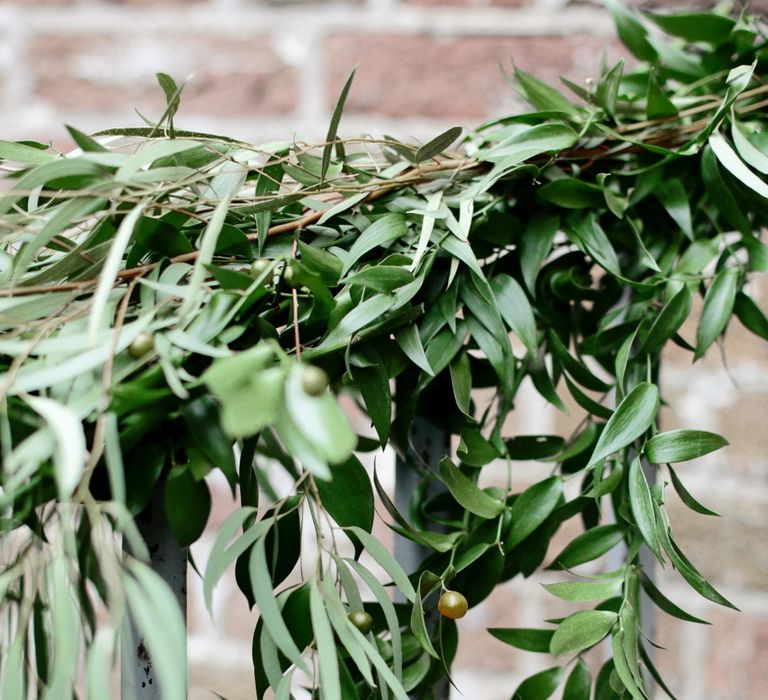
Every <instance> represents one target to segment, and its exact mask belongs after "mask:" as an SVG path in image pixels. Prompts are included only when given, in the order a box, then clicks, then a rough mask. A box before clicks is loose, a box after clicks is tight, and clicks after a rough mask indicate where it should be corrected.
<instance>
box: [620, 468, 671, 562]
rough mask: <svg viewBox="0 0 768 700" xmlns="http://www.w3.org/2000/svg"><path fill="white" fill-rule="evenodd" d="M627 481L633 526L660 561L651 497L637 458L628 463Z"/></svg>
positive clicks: (659, 548)
mask: <svg viewBox="0 0 768 700" xmlns="http://www.w3.org/2000/svg"><path fill="white" fill-rule="evenodd" d="M627 481H628V482H629V509H630V511H631V512H632V517H633V518H634V519H635V524H636V525H637V528H638V530H640V534H641V535H642V537H643V540H645V543H646V544H647V545H648V547H649V548H650V549H651V551H652V552H653V553H654V554H655V555H656V557H657V558H658V559H659V560H662V557H661V547H660V545H659V535H658V533H657V532H656V515H655V513H654V508H653V497H652V496H651V490H650V488H649V487H648V481H647V480H646V478H645V474H644V472H643V467H642V464H641V462H640V458H639V457H635V458H634V459H633V460H632V462H631V463H630V465H629V474H628V476H627Z"/></svg>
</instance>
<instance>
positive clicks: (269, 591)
mask: <svg viewBox="0 0 768 700" xmlns="http://www.w3.org/2000/svg"><path fill="white" fill-rule="evenodd" d="M248 573H249V575H250V578H251V586H252V587H253V597H254V599H255V600H256V604H257V605H258V606H259V612H260V613H261V618H262V619H263V620H264V626H265V627H266V629H267V630H268V631H269V635H270V637H272V639H273V640H274V642H275V644H276V645H277V648H278V649H280V651H282V652H283V654H285V655H286V657H288V659H290V661H291V662H292V663H294V664H295V665H296V666H297V667H298V668H300V669H301V670H302V671H304V672H305V673H308V672H309V670H308V669H307V665H306V664H305V663H304V660H303V659H302V658H301V652H300V651H299V648H298V647H297V646H296V642H294V641H293V637H292V636H291V633H290V632H289V631H288V628H287V627H286V625H285V621H284V620H283V617H282V615H281V614H280V608H279V606H278V604H277V600H276V598H275V592H274V590H273V588H272V577H271V576H270V574H269V564H268V563H267V552H266V547H265V543H264V538H263V537H262V538H260V539H259V540H257V541H256V543H255V544H254V547H253V552H252V553H251V560H250V562H249V564H248ZM312 583H313V584H314V580H313V582H312ZM310 595H311V593H310ZM323 619H324V620H325V623H326V625H328V620H327V618H323ZM328 627H329V628H330V625H328ZM312 628H313V629H314V630H315V634H316V635H317V627H316V626H315V619H314V615H313V619H312ZM331 639H333V635H332V634H331ZM334 649H335V647H334ZM334 658H336V653H335V651H334Z"/></svg>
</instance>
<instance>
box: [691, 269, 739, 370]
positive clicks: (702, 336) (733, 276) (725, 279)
mask: <svg viewBox="0 0 768 700" xmlns="http://www.w3.org/2000/svg"><path fill="white" fill-rule="evenodd" d="M738 282H739V271H738V270H737V269H735V268H731V267H729V268H724V269H722V270H720V272H718V273H717V274H716V275H715V279H714V280H713V281H712V284H710V285H709V289H707V294H706V296H705V297H704V308H703V309H702V311H701V320H700V321H699V327H698V329H697V330H696V353H695V354H694V360H698V359H699V358H700V357H702V356H703V355H704V353H705V352H706V351H707V350H708V348H709V347H710V346H711V345H712V343H714V342H715V340H717V338H718V337H719V336H720V334H721V333H722V332H723V331H724V330H725V327H726V326H727V325H728V321H729V320H730V318H731V312H732V311H733V306H734V303H735V301H736V291H737V286H738Z"/></svg>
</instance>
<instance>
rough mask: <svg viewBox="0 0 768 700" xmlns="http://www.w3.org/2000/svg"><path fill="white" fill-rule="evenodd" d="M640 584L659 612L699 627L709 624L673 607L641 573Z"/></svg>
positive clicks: (675, 606)
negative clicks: (696, 624) (661, 611)
mask: <svg viewBox="0 0 768 700" xmlns="http://www.w3.org/2000/svg"><path fill="white" fill-rule="evenodd" d="M640 583H641V585H642V586H643V589H644V590H645V592H646V593H647V594H648V597H649V598H650V599H651V600H652V601H653V602H654V603H655V604H656V607H658V608H659V609H660V610H663V611H664V612H665V613H667V614H668V615H672V616H673V617H677V618H679V619H680V620H685V621H686V622H696V623H698V624H700V625H708V624H710V623H709V622H707V621H706V620H702V619H701V618H699V617H694V616H693V615H691V614H690V613H687V612H685V610H683V609H682V608H679V607H678V606H677V605H675V604H674V603H673V602H672V601H671V600H669V598H667V597H666V596H665V595H664V594H663V593H662V592H661V591H660V590H659V589H658V588H657V587H656V585H655V584H654V583H653V581H652V580H651V579H650V578H649V577H648V576H647V575H646V574H645V573H641V576H640Z"/></svg>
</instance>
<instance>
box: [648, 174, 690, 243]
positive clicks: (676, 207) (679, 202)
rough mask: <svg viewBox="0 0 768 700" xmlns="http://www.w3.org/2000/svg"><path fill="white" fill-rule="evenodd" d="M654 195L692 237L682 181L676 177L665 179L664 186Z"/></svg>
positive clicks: (686, 199) (688, 204) (687, 203)
mask: <svg viewBox="0 0 768 700" xmlns="http://www.w3.org/2000/svg"><path fill="white" fill-rule="evenodd" d="M656 196H657V197H658V198H659V201H660V202H661V203H662V205H663V206H664V209H666V210H667V213H668V214H669V215H670V216H671V217H672V219H674V221H675V223H676V224H677V225H678V226H679V227H680V228H681V229H682V231H683V233H684V234H685V235H686V236H688V238H691V239H692V238H693V224H692V222H691V205H690V203H689V201H688V193H687V192H686V189H685V186H684V185H683V183H682V182H681V181H680V180H679V179H677V178H672V179H670V180H667V181H666V182H665V183H664V187H661V188H659V190H658V191H657V192H656Z"/></svg>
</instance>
